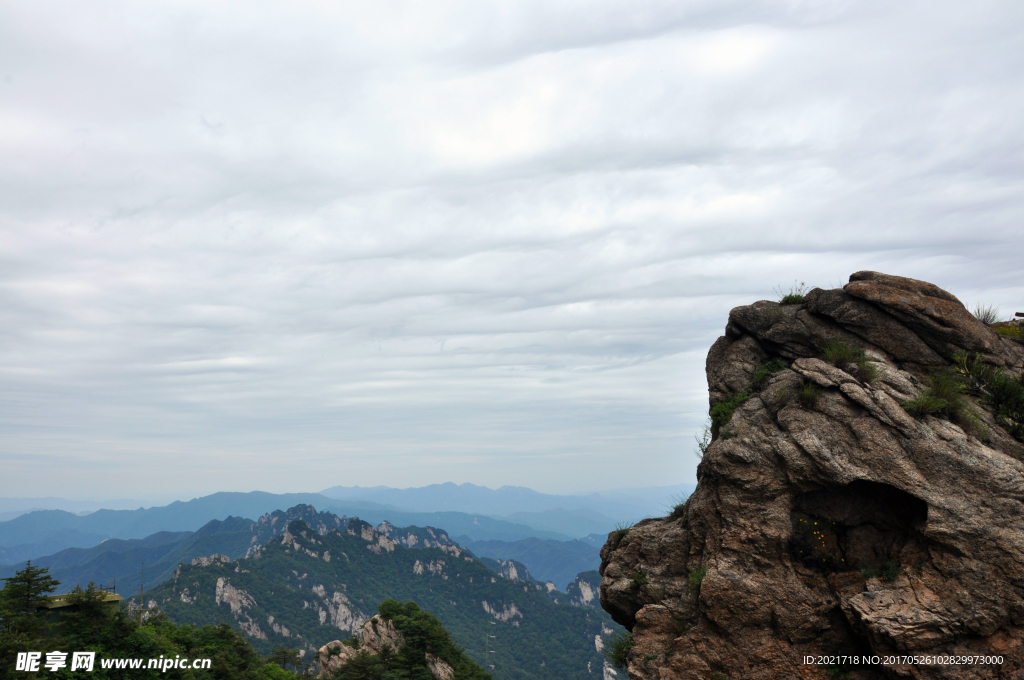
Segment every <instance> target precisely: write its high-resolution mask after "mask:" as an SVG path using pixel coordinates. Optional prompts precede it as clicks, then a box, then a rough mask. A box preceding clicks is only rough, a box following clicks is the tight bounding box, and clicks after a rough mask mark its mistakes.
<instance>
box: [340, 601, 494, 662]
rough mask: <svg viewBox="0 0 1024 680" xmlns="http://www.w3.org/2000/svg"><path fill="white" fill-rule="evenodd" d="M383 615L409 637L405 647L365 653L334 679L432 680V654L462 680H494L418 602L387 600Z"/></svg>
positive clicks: (383, 607) (383, 604) (382, 609)
mask: <svg viewBox="0 0 1024 680" xmlns="http://www.w3.org/2000/svg"><path fill="white" fill-rule="evenodd" d="M379 612H380V617H381V618H382V619H385V620H388V621H391V623H392V625H394V627H395V629H396V630H397V631H398V632H400V633H401V634H402V635H403V636H404V637H405V644H403V645H402V646H401V648H399V649H397V650H394V649H391V647H390V646H389V645H384V646H383V648H382V649H381V650H380V653H379V654H376V655H374V654H369V653H367V652H366V651H362V652H360V653H359V654H357V655H356V656H355V658H353V659H351V660H350V661H348V662H346V663H345V664H343V665H342V666H341V667H340V668H339V669H337V670H336V671H335V672H334V674H333V675H332V676H331V677H332V679H335V680H403V679H406V678H409V679H415V678H423V679H424V680H432V678H433V676H432V675H431V673H430V669H429V668H428V666H427V654H432V655H434V656H436V657H437V658H439V659H441V660H442V661H444V662H445V663H446V664H448V665H449V666H451V668H452V670H453V671H455V677H456V678H458V679H459V680H490V678H491V675H490V674H489V673H486V672H484V669H483V668H481V667H480V666H478V665H477V664H476V663H475V662H473V660H471V659H470V658H469V657H468V656H466V654H465V653H464V652H463V650H462V649H461V648H460V647H459V646H458V645H456V644H455V643H454V642H452V639H451V636H449V635H448V631H446V630H445V629H444V626H442V625H441V622H440V621H438V620H437V618H435V617H434V616H432V615H431V614H429V613H427V612H425V611H423V610H422V609H420V608H419V607H418V606H417V605H416V603H415V602H406V603H405V604H399V603H398V602H396V601H395V600H385V601H384V602H381V604H380V609H379Z"/></svg>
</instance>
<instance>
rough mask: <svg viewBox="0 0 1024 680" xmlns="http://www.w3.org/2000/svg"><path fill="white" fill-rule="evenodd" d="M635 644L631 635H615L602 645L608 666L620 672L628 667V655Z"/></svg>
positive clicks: (620, 633) (621, 633)
mask: <svg viewBox="0 0 1024 680" xmlns="http://www.w3.org/2000/svg"><path fill="white" fill-rule="evenodd" d="M634 644H636V643H635V642H634V640H633V634H632V633H623V632H619V633H615V634H614V635H612V636H611V637H610V638H608V641H607V642H605V643H604V658H605V660H606V661H608V665H610V666H611V667H612V668H615V669H617V670H620V671H624V670H626V667H627V666H628V665H629V653H630V651H632V649H633V645H634Z"/></svg>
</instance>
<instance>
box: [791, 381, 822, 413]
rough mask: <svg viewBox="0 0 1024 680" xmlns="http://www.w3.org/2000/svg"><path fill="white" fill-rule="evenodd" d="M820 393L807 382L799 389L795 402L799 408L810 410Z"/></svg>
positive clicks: (814, 385)
mask: <svg viewBox="0 0 1024 680" xmlns="http://www.w3.org/2000/svg"><path fill="white" fill-rule="evenodd" d="M820 393H821V391H820V390H819V389H818V386H817V385H816V384H814V383H812V382H810V381H807V382H805V383H804V384H803V386H801V387H800V392H799V393H798V394H797V401H799V402H800V406H802V407H803V408H805V409H812V408H814V405H815V404H817V403H818V395H819V394H820Z"/></svg>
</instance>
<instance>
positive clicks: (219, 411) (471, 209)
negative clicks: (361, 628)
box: [0, 0, 1024, 498]
mask: <svg viewBox="0 0 1024 680" xmlns="http://www.w3.org/2000/svg"><path fill="white" fill-rule="evenodd" d="M1021 121H1024V4H1022V3H1021V2H1019V0H1007V1H1004V2H985V1H984V0H975V1H974V2H969V3H968V2H962V1H956V2H943V1H936V0H928V1H927V2H923V1H922V2H892V1H891V0H883V1H879V2H828V1H827V0H810V1H807V2H802V1H797V0H792V1H790V2H777V1H773V2H729V1H723V0H708V1H707V2H678V1H652V0H621V1H616V0H606V1H601V2H598V1H596V0H591V1H590V2H578V1H577V2H558V1H556V0H524V1H521V2H491V1H489V0H466V1H465V2H391V1H386V0H385V1H379V2H373V3H366V2H358V3H357V2H323V3H314V2H287V3H285V2H276V3H275V2H265V3H256V4H254V3H251V2H220V3H209V2H205V1H204V2H192V3H189V2H183V1H180V0H176V1H175V2H155V1H154V2H145V3H138V2H88V3H83V2H7V3H3V4H2V5H0V469H2V474H0V495H2V496H37V495H38V496H45V495H59V496H65V497H92V498H103V497H118V496H136V497H138V496H140V495H147V494H163V495H178V496H180V497H182V498H189V497H192V496H194V495H197V494H205V493H209V492H214V491H218V490H239V491H247V490H253V489H262V490H267V491H275V492H280V491H313V490H319V489H322V488H325V487H328V486H332V485H336V484H343V485H354V484H359V485H376V484H385V485H389V486H421V485H424V484H429V483H434V482H444V481H455V482H473V483H476V484H483V485H487V486H491V487H497V486H501V485H504V484H511V485H524V486H530V487H533V488H536V489H539V490H542V491H548V492H562V493H572V492H586V491H593V490H598V489H606V488H615V487H625V486H652V485H660V484H672V483H679V482H694V481H695V477H694V471H695V467H696V464H697V458H696V456H695V455H694V454H693V449H694V446H693V435H694V433H695V432H696V431H697V430H699V429H700V427H701V425H702V423H703V422H704V420H705V417H706V412H707V384H706V381H705V378H704V358H705V355H706V353H707V350H708V348H709V346H710V345H711V343H712V342H713V341H714V340H715V338H716V337H718V336H719V335H720V334H721V333H722V331H723V329H724V326H725V322H726V318H727V315H728V312H729V309H730V308H732V307H734V306H736V305H740V304H748V303H750V302H753V301H755V300H759V299H765V298H775V297H776V293H775V292H774V291H775V289H776V288H778V287H781V288H783V289H788V288H789V286H790V285H792V284H793V283H794V281H803V282H806V283H807V284H808V285H809V286H821V287H834V286H839V285H842V284H843V283H845V282H846V280H847V278H848V276H849V275H850V274H851V273H852V272H854V271H858V270H863V269H873V270H879V271H884V272H887V273H892V274H899V275H904V276H911V277H915V278H922V279H925V280H928V281H932V282H935V283H938V284H940V285H942V286H944V287H946V288H948V289H949V290H951V291H952V292H954V293H955V294H956V295H958V296H959V297H960V298H961V299H962V300H963V301H964V302H965V303H968V304H973V303H974V302H979V301H980V302H984V303H987V304H994V305H997V306H999V307H1000V308H1001V309H1002V311H1003V313H1004V315H1012V313H1013V312H1015V311H1024V281H1022V277H1021V272H1022V270H1024V266H1022V259H1024V238H1022V236H1024V220H1022V218H1024V125H1022V124H1021Z"/></svg>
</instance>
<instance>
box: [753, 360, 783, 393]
mask: <svg viewBox="0 0 1024 680" xmlns="http://www.w3.org/2000/svg"><path fill="white" fill-rule="evenodd" d="M784 368H786V362H784V361H783V360H782V359H772V360H771V361H766V362H765V363H763V364H761V365H760V366H758V367H757V370H756V371H754V375H753V377H751V378H750V390H751V391H756V390H759V389H761V388H762V387H764V384H765V383H766V382H768V379H769V378H771V377H772V376H773V375H775V374H776V373H778V372H779V371H781V370H782V369H784Z"/></svg>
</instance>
